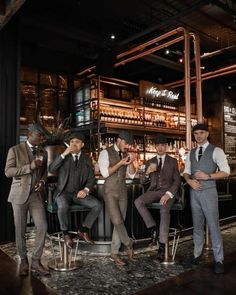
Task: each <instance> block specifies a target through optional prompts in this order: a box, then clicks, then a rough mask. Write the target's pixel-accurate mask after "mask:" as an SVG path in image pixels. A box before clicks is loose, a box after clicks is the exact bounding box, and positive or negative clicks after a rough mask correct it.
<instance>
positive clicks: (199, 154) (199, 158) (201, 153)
mask: <svg viewBox="0 0 236 295" xmlns="http://www.w3.org/2000/svg"><path fill="white" fill-rule="evenodd" d="M202 155H203V152H202V146H200V148H199V151H198V162H199V161H200V160H201V157H202Z"/></svg>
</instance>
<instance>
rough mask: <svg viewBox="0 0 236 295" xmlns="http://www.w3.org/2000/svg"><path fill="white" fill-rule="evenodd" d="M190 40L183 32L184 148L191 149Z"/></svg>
mask: <svg viewBox="0 0 236 295" xmlns="http://www.w3.org/2000/svg"><path fill="white" fill-rule="evenodd" d="M189 52H190V38H189V33H188V32H187V31H184V69H185V77H184V81H185V89H184V94H185V116H186V147H187V148H188V149H191V142H192V140H191V91H190V87H191V84H190V56H189Z"/></svg>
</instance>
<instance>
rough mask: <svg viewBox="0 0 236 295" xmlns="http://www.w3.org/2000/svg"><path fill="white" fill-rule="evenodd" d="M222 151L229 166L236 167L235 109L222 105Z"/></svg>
mask: <svg viewBox="0 0 236 295" xmlns="http://www.w3.org/2000/svg"><path fill="white" fill-rule="evenodd" d="M224 151H225V153H226V154H227V156H228V161H229V164H230V165H233V166H235V165H236V107H235V106H233V105H232V104H230V103H228V102H225V103H224Z"/></svg>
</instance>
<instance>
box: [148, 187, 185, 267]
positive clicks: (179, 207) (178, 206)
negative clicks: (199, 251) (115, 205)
mask: <svg viewBox="0 0 236 295" xmlns="http://www.w3.org/2000/svg"><path fill="white" fill-rule="evenodd" d="M184 186H185V183H183V184H181V187H180V197H179V199H178V200H177V201H176V202H175V203H174V204H173V205H172V207H171V209H170V210H174V211H177V225H178V228H170V229H169V230H170V232H169V236H168V241H167V243H165V257H164V260H163V261H162V262H161V264H164V265H171V264H175V255H176V251H177V248H178V244H179V238H180V234H181V231H182V230H183V226H182V224H181V222H180V213H181V212H183V210H184V208H185V206H186V202H185V189H184ZM161 206H162V205H161V204H160V203H159V202H158V203H157V202H154V203H151V204H148V205H147V208H149V209H153V210H160V208H161ZM169 237H173V242H172V249H171V253H170V251H169Z"/></svg>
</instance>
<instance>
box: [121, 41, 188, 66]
mask: <svg viewBox="0 0 236 295" xmlns="http://www.w3.org/2000/svg"><path fill="white" fill-rule="evenodd" d="M182 40H184V37H183V36H181V37H178V38H176V39H173V40H170V41H168V42H166V43H165V44H162V45H158V46H156V47H154V48H151V49H148V50H146V51H144V52H141V53H139V54H137V55H134V56H131V57H129V58H126V59H124V60H122V61H120V62H117V63H116V64H115V67H118V66H121V65H124V64H125V63H128V62H130V61H133V60H135V59H138V58H140V57H143V56H145V55H148V54H151V53H153V52H155V51H157V50H160V49H162V48H165V47H166V46H169V45H172V44H174V43H178V42H180V41H182Z"/></svg>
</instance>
